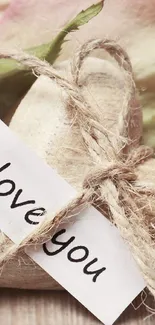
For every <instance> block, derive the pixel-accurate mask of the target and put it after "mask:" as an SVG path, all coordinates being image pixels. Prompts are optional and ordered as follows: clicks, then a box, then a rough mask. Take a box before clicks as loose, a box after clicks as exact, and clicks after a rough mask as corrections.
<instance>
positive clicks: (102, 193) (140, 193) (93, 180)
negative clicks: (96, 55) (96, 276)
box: [0, 39, 155, 296]
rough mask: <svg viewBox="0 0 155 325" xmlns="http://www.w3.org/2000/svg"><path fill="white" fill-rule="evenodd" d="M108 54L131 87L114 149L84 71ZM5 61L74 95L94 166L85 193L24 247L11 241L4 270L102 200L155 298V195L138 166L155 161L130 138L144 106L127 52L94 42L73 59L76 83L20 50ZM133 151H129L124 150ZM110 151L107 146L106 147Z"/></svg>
mask: <svg viewBox="0 0 155 325" xmlns="http://www.w3.org/2000/svg"><path fill="white" fill-rule="evenodd" d="M98 48H100V49H102V50H105V51H107V52H108V53H109V54H110V55H111V56H112V58H113V59H114V60H115V61H116V62H117V63H118V66H119V68H120V69H121V71H122V73H123V75H124V82H125V85H126V88H127V100H126V103H125V104H126V105H123V106H122V107H121V108H120V113H119V116H118V124H117V125H118V132H117V134H116V139H115V140H116V141H115V143H116V146H114V145H113V142H112V140H111V135H110V133H109V130H107V129H106V128H105V127H104V126H103V125H102V124H101V123H100V120H99V119H98V118H97V117H96V116H95V115H94V114H93V113H92V112H91V107H90V106H89V104H88V103H87V102H86V100H85V99H84V97H83V96H82V94H81V92H80V82H79V80H80V71H81V67H82V65H83V63H84V60H85V58H86V57H87V56H88V55H89V54H90V53H91V52H92V51H93V50H95V49H98ZM0 58H11V59H14V60H16V61H18V62H19V63H20V64H23V65H24V66H25V67H28V68H29V69H31V70H32V71H34V73H35V74H37V75H45V76H47V77H49V78H51V79H53V80H54V81H55V82H56V83H57V84H58V85H59V86H60V87H61V88H62V89H64V90H65V92H66V93H67V94H68V98H69V99H68V101H67V103H66V108H67V109H69V110H70V111H72V112H76V119H75V123H76V124H77V125H78V127H79V130H80V132H81V135H82V138H83V141H84V143H85V144H86V148H87V151H88V153H89V155H90V156H91V158H92V160H93V162H94V164H93V167H92V170H91V171H90V172H89V174H88V175H87V176H86V178H85V180H84V183H83V190H82V192H81V193H79V194H78V195H77V197H76V198H75V199H73V200H72V201H71V202H69V204H67V205H66V206H65V207H63V208H62V209H61V210H60V211H58V213H56V214H55V216H53V215H48V214H47V216H46V217H45V219H44V221H43V222H42V223H41V224H39V225H38V227H36V228H35V230H34V231H33V232H32V233H31V234H30V235H28V236H27V237H26V238H25V239H24V240H23V241H22V242H21V243H20V244H19V245H16V244H14V243H10V244H9V245H7V247H6V249H5V251H4V252H3V253H2V254H1V255H0V265H1V266H3V265H4V264H5V263H6V262H8V261H9V260H10V259H11V258H13V257H14V256H15V255H17V254H19V253H20V250H21V249H24V248H26V246H27V245H38V244H42V243H44V242H46V241H47V240H48V239H50V237H51V234H52V233H53V230H54V229H55V228H56V227H58V226H59V225H60V223H61V222H63V221H66V219H67V218H68V216H74V215H76V214H77V213H78V212H79V211H81V210H82V209H83V208H85V207H87V206H88V205H89V204H92V203H94V202H95V200H96V198H100V200H101V201H102V202H104V203H105V202H106V204H107V206H108V213H109V218H110V219H111V220H112V221H113V223H114V224H115V225H116V226H117V228H118V229H119V231H120V233H121V236H122V237H123V239H124V240H125V241H126V242H127V244H128V245H129V247H130V249H131V252H132V254H133V257H134V259H135V260H136V262H137V264H138V265H139V268H140V270H141V273H142V275H143V277H144V279H145V281H146V284H147V287H148V288H149V290H150V292H151V293H152V294H153V295H154V296H155V244H154V241H153V238H152V234H151V232H150V225H149V224H148V223H147V216H148V215H147V214H148V209H144V205H145V206H146V201H147V200H148V201H149V198H150V196H151V197H152V198H153V199H154V198H155V191H154V190H153V189H150V188H149V189H148V188H147V185H146V187H144V186H143V187H142V188H140V187H139V188H138V187H137V186H136V179H137V172H136V167H137V166H138V165H140V164H142V163H145V161H147V160H148V159H150V158H151V157H153V150H152V149H151V148H149V147H145V146H139V147H138V148H134V150H130V149H129V146H128V145H129V143H130V138H129V135H128V131H129V123H130V119H131V111H132V110H131V108H133V107H135V109H136V106H135V105H137V106H138V105H139V104H138V101H137V98H136V87H135V82H134V77H133V73H132V66H131V63H130V59H129V57H128V55H127V53H126V52H125V51H124V50H123V49H122V48H121V47H120V46H119V45H118V44H117V43H115V42H114V41H111V40H107V39H104V40H91V41H88V42H86V43H85V44H84V45H83V46H82V47H81V48H80V49H79V51H77V52H76V54H75V56H74V58H73V61H72V81H68V80H66V79H65V78H63V77H61V76H60V75H59V74H58V72H57V71H56V70H55V69H54V68H53V67H52V66H50V65H49V64H48V63H47V62H45V61H41V60H39V59H38V58H36V57H34V56H33V55H30V54H27V53H24V52H20V51H12V52H11V51H10V50H9V51H6V50H3V51H2V50H1V53H0ZM99 136H102V138H103V139H105V140H106V142H107V141H108V149H109V152H110V154H109V155H110V159H108V161H107V165H106V167H105V166H103V163H102V150H101V148H100V146H99V141H98V140H99ZM125 148H127V150H126V151H125V152H124V149H125ZM103 149H104V148H103Z"/></svg>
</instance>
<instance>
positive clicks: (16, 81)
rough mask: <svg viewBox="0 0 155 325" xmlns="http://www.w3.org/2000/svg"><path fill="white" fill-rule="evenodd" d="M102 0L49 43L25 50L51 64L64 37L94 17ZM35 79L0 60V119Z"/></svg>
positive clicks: (28, 71) (58, 52)
mask: <svg viewBox="0 0 155 325" xmlns="http://www.w3.org/2000/svg"><path fill="white" fill-rule="evenodd" d="M103 4H104V0H102V1H100V2H98V3H97V4H94V5H92V6H91V7H89V8H88V9H86V10H83V11H81V12H80V13H79V14H78V15H77V16H76V17H75V18H74V19H73V20H71V21H70V22H69V23H67V24H66V26H64V28H63V30H62V31H60V33H58V35H57V36H56V37H55V38H54V39H53V40H52V41H51V42H49V43H46V44H42V45H40V46H36V47H33V48H30V49H27V50H25V51H26V52H27V53H31V54H33V55H35V56H37V57H38V58H40V59H42V60H44V59H45V60H47V61H48V62H49V63H51V64H53V63H54V61H55V60H56V59H57V57H58V56H59V54H60V51H61V48H62V45H63V43H64V42H65V38H66V36H67V35H68V34H69V33H70V32H73V31H75V30H78V28H79V27H80V26H82V25H84V24H86V23H88V22H89V21H90V20H91V19H92V18H93V17H95V16H96V15H97V14H98V13H99V12H100V11H101V10H102V8H103ZM35 80H36V77H35V76H34V75H33V74H32V72H31V70H29V69H28V68H25V67H23V66H22V65H20V64H19V63H17V62H16V61H14V60H11V59H9V60H8V59H1V60H0V118H1V119H3V117H4V116H5V114H6V111H8V109H10V107H12V106H14V105H16V103H17V102H18V101H19V99H20V98H21V97H22V96H24V94H25V93H26V91H27V90H28V89H29V88H30V87H31V86H32V84H33V83H34V81H35Z"/></svg>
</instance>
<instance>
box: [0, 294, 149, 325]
mask: <svg viewBox="0 0 155 325" xmlns="http://www.w3.org/2000/svg"><path fill="white" fill-rule="evenodd" d="M116 303H117V302H116ZM134 304H135V306H136V305H137V306H138V305H139V300H138V301H137V302H135V303H134ZM147 304H149V305H150V306H152V307H153V305H155V304H154V302H151V300H150V299H149V298H148V299H147ZM111 308H112V306H111ZM148 315H150V316H149V317H148ZM100 324H101V323H100V322H99V321H98V320H97V319H96V318H95V317H94V316H93V315H92V314H91V313H89V312H88V311H87V310H86V309H85V308H84V307H83V306H82V305H81V304H80V303H79V302H77V301H76V300H75V299H74V298H73V297H72V296H71V295H70V294H68V293H67V292H65V291H25V290H11V289H1V290H0V325H100ZM154 324H155V316H151V314H148V313H147V312H146V309H145V308H144V307H140V308H138V310H134V308H133V306H132V305H130V306H129V307H128V309H127V310H126V311H125V312H124V313H123V315H122V316H121V317H120V318H119V320H118V321H117V322H116V325H154Z"/></svg>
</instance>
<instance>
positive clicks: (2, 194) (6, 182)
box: [0, 179, 16, 196]
mask: <svg viewBox="0 0 155 325" xmlns="http://www.w3.org/2000/svg"><path fill="white" fill-rule="evenodd" d="M3 184H10V185H11V188H10V189H9V190H8V191H5V192H0V196H7V195H10V194H12V192H13V191H14V190H15V187H16V186H15V183H14V182H13V181H11V180H10V179H4V180H3V181H0V186H1V185H3Z"/></svg>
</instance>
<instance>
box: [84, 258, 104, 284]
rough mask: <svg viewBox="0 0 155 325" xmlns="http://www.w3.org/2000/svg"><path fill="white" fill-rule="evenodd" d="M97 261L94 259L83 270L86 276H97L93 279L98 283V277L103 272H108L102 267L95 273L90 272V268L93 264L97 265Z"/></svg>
mask: <svg viewBox="0 0 155 325" xmlns="http://www.w3.org/2000/svg"><path fill="white" fill-rule="evenodd" d="M97 261H98V259H97V258H94V259H93V260H92V261H91V262H89V263H88V264H87V265H85V267H84V268H83V272H84V273H85V274H95V275H94V276H93V279H92V281H93V282H96V279H97V277H98V276H99V275H100V274H101V273H102V272H104V271H105V270H106V268H105V267H102V268H101V269H98V270H95V271H88V268H89V267H90V266H91V265H92V264H94V263H96V262H97Z"/></svg>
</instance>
